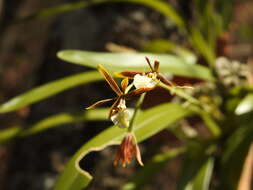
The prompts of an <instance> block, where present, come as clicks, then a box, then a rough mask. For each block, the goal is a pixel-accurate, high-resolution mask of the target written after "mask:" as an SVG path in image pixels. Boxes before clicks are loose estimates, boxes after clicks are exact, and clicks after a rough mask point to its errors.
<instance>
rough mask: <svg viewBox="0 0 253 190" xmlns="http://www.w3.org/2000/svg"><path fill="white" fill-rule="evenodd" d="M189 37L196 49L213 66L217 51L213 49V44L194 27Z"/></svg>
mask: <svg viewBox="0 0 253 190" xmlns="http://www.w3.org/2000/svg"><path fill="white" fill-rule="evenodd" d="M189 38H190V39H189V40H190V42H191V44H192V46H193V47H194V48H195V49H196V51H198V52H199V53H200V54H201V55H202V56H203V57H204V58H205V59H206V61H207V63H208V64H209V65H210V66H212V65H213V64H214V61H215V52H214V50H212V48H211V44H208V43H207V41H206V39H204V37H203V35H202V34H201V32H200V31H199V30H198V29H196V28H193V27H192V28H191V30H190V35H189Z"/></svg>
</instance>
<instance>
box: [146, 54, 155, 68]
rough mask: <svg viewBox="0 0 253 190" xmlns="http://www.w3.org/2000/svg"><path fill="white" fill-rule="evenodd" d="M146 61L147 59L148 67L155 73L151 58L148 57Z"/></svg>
mask: <svg viewBox="0 0 253 190" xmlns="http://www.w3.org/2000/svg"><path fill="white" fill-rule="evenodd" d="M145 59H146V61H147V62H148V65H149V67H150V69H151V71H152V72H154V69H153V67H152V65H151V63H150V61H149V58H148V57H145Z"/></svg>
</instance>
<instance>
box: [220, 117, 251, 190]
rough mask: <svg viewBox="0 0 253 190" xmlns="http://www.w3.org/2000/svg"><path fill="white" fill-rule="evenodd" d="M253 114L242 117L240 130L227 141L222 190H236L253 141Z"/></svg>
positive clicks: (223, 155) (223, 160)
mask: <svg viewBox="0 0 253 190" xmlns="http://www.w3.org/2000/svg"><path fill="white" fill-rule="evenodd" d="M252 115H253V114H252V112H251V113H248V114H247V115H241V116H240V117H239V118H240V119H239V122H238V125H239V127H238V129H237V130H235V131H234V133H233V134H232V135H230V137H229V138H228V139H227V142H226V144H225V147H224V152H223V154H222V159H221V166H222V167H221V189H230V190H236V189H237V185H238V182H239V179H240V175H241V172H242V169H243V164H244V161H245V158H246V156H247V153H248V151H249V148H250V145H251V144H252V141H253V119H252V118H253V117H252Z"/></svg>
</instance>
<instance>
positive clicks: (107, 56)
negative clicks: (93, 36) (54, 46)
mask: <svg viewBox="0 0 253 190" xmlns="http://www.w3.org/2000/svg"><path fill="white" fill-rule="evenodd" d="M57 55H58V57H59V58H60V59H63V60H65V61H68V62H70V63H75V64H79V65H84V66H88V67H93V68H96V67H97V65H98V64H102V65H104V66H105V67H106V69H107V70H109V71H111V72H114V71H123V70H137V71H145V70H146V71H148V70H149V67H148V65H147V63H146V60H145V56H147V57H149V58H150V59H151V60H158V61H160V71H161V72H168V73H172V74H175V75H181V76H186V77H194V78H200V79H205V80H213V76H212V74H211V72H210V70H209V69H208V68H206V67H204V66H201V65H192V64H188V63H186V62H185V61H184V60H183V59H182V58H179V57H177V56H173V55H167V54H150V53H99V52H89V51H79V50H64V51H60V52H58V54H57Z"/></svg>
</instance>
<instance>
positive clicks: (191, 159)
mask: <svg viewBox="0 0 253 190" xmlns="http://www.w3.org/2000/svg"><path fill="white" fill-rule="evenodd" d="M215 149H216V148H215V146H214V145H212V144H210V142H205V141H201V140H194V141H189V142H188V148H187V152H186V153H185V156H184V162H183V165H182V168H181V176H180V178H179V180H178V185H177V190H186V189H187V190H207V189H208V187H209V183H210V179H211V174H212V170H213V162H214V160H213V158H212V157H211V156H210V155H211V153H213V152H214V150H215Z"/></svg>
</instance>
